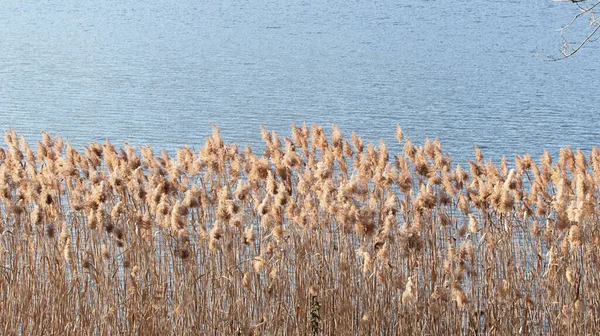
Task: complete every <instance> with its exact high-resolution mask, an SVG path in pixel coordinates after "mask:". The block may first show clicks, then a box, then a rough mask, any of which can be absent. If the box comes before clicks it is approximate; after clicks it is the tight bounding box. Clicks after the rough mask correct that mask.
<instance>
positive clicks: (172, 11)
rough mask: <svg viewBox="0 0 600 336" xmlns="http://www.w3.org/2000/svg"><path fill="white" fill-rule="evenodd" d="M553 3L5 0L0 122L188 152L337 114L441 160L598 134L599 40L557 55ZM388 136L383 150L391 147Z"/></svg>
mask: <svg viewBox="0 0 600 336" xmlns="http://www.w3.org/2000/svg"><path fill="white" fill-rule="evenodd" d="M574 13H575V12H574V6H573V5H572V4H568V3H555V2H552V1H551V0H532V1H508V2H506V1H505V2H490V1H482V0H469V1H466V0H458V1H389V0H385V1H337V0H332V1H324V0H316V1H304V2H295V1H282V0H280V1H267V2H266V1H227V0H219V1H213V0H208V1H201V2H199V1H189V0H181V1H166V0H164V1H158V0H149V1H141V2H130V1H91V0H77V1H74V0H67V1H60V2H57V3H55V2H39V1H23V0H19V1H17V0H6V1H3V4H2V6H1V8H0V50H1V52H0V127H1V128H3V129H7V128H14V129H16V130H17V131H18V132H19V133H22V134H25V135H26V136H28V138H30V139H31V142H33V140H37V139H39V138H40V132H41V131H42V130H48V131H50V132H52V133H61V134H62V135H63V136H64V137H65V138H67V139H68V140H70V141H71V142H73V143H74V144H76V145H78V146H81V145H84V144H87V143H89V142H90V141H103V140H104V139H105V138H109V139H110V140H111V141H113V143H116V144H120V143H122V142H129V143H132V144H134V145H136V146H137V145H144V144H146V143H150V144H151V145H153V146H156V147H157V148H166V149H168V150H172V149H173V148H175V147H177V146H182V145H189V146H192V147H194V148H198V147H199V146H201V144H202V143H203V141H204V138H205V137H206V136H207V135H209V134H210V132H211V129H210V124H211V123H214V124H216V125H218V126H219V127H220V128H221V131H222V135H223V137H224V138H225V139H226V140H227V141H237V142H240V143H244V142H248V143H250V144H251V145H252V146H259V144H260V143H261V141H260V132H259V126H260V125H264V126H265V127H266V128H267V129H273V130H277V132H278V133H279V134H281V135H289V134H290V125H291V124H292V123H302V122H303V121H306V122H308V123H320V124H322V125H323V126H325V127H326V128H327V129H330V126H331V124H337V125H339V126H340V128H341V129H342V131H345V132H346V134H347V135H350V132H351V131H352V130H355V131H357V133H358V134H360V135H362V136H363V137H364V138H365V140H367V141H373V142H378V141H379V139H380V138H383V139H384V140H385V141H386V142H388V146H389V147H391V149H392V150H393V151H394V150H398V149H399V148H395V147H394V146H395V140H394V131H395V125H396V124H397V123H399V124H401V125H402V126H403V128H404V130H405V133H406V134H407V135H408V136H410V137H411V138H412V139H413V140H414V142H416V143H423V141H424V139H425V137H427V136H428V137H431V138H439V139H440V140H441V141H442V144H443V147H444V150H445V151H448V152H449V153H450V154H451V155H452V156H453V158H455V159H456V161H464V160H466V159H468V158H471V157H472V156H473V145H474V144H478V145H479V146H480V147H481V148H482V149H483V151H484V154H486V157H488V158H495V159H497V158H499V157H500V156H501V155H506V156H508V157H512V156H514V155H515V154H522V153H524V152H531V153H532V154H534V155H536V156H537V155H539V154H540V153H541V151H542V149H543V148H548V149H549V150H550V151H551V153H553V154H555V153H557V148H559V147H561V146H565V145H570V146H572V147H574V148H575V147H581V148H582V149H590V148H591V147H592V146H594V145H598V143H599V141H598V140H599V139H600V136H599V131H598V130H599V129H600V118H599V116H598V112H599V110H598V106H599V104H598V103H599V98H598V83H599V80H600V76H599V74H600V73H599V72H598V70H597V68H598V64H600V63H599V62H598V61H599V60H600V53H599V51H600V50H599V43H597V44H591V45H589V46H588V47H587V48H585V49H584V50H583V51H582V52H581V53H580V54H578V55H576V57H574V58H572V59H569V60H566V61H563V62H544V61H542V60H540V59H539V58H537V57H535V53H541V54H542V55H550V54H554V55H556V54H557V53H558V51H559V49H560V46H561V43H562V40H561V37H560V34H559V33H558V32H557V31H556V29H558V28H560V27H561V25H563V24H566V23H567V22H568V21H569V19H570V18H571V17H572V15H573V14H574ZM396 147H397V146H396Z"/></svg>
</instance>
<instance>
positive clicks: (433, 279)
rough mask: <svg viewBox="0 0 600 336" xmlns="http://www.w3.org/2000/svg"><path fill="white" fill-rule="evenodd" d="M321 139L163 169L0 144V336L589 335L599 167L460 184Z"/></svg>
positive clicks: (428, 146)
mask: <svg viewBox="0 0 600 336" xmlns="http://www.w3.org/2000/svg"><path fill="white" fill-rule="evenodd" d="M333 129H334V131H333V133H332V134H331V136H329V137H328V136H327V135H326V134H325V132H324V131H323V129H322V128H321V127H320V126H318V125H314V126H312V127H311V128H310V129H309V127H307V126H306V125H303V126H301V127H297V126H294V127H293V128H292V139H288V138H280V137H279V136H278V135H277V134H275V132H268V131H266V130H263V134H262V135H263V139H264V141H265V143H266V149H265V151H264V153H263V154H262V155H257V154H255V153H253V152H252V150H251V149H250V148H249V147H247V146H246V148H245V149H244V150H242V149H240V148H238V145H237V144H226V143H224V142H223V140H222V139H221V137H220V135H219V131H218V129H216V128H215V129H214V133H213V135H212V136H211V137H209V138H208V139H207V140H206V144H205V145H204V147H203V148H201V149H200V150H199V151H193V150H191V149H189V148H187V147H184V148H180V149H178V150H177V152H176V156H175V157H171V156H169V155H168V153H167V152H165V151H163V152H162V153H161V154H160V155H156V154H155V153H154V151H153V149H152V148H150V147H144V148H141V150H139V151H138V150H136V149H134V148H132V147H130V146H128V145H125V147H124V148H115V146H113V145H112V144H111V143H110V142H108V141H107V142H106V143H105V144H99V143H92V144H90V145H89V146H87V147H85V151H78V150H76V149H74V148H73V147H72V146H71V145H70V144H69V143H66V144H65V143H63V140H62V139H61V138H60V137H55V138H51V137H50V136H49V135H48V134H46V133H44V134H43V140H42V141H40V142H39V143H38V144H37V146H36V149H35V152H34V149H32V148H31V147H30V146H29V145H28V144H27V142H26V140H25V139H24V138H22V137H20V138H19V137H18V135H17V134H15V133H14V132H6V133H5V142H6V146H7V147H4V148H0V256H1V258H0V261H1V262H0V302H1V306H0V334H2V335H10V334H17V333H20V334H23V335H41V334H56V335H68V334H72V335H86V334H87V335H115V334H143V335H152V334H161V335H164V334H177V335H188V334H189V335H200V334H206V335H252V334H255V335H312V334H326V335H334V334H335V335H345V334H348V335H368V334H372V335H401V334H402V335H407V334H419V335H425V334H428V335H450V334H481V333H486V334H489V335H513V334H518V333H522V334H569V335H574V334H597V333H598V332H599V329H600V327H599V326H600V320H599V319H600V302H598V300H599V299H600V277H599V273H598V269H599V268H598V266H599V265H598V263H599V262H600V230H599V225H598V221H599V215H600V211H599V210H600V209H599V208H598V204H599V200H598V197H599V190H598V186H599V181H600V150H599V149H597V148H595V149H593V150H592V151H591V153H589V154H588V155H587V156H586V154H584V153H583V152H582V151H580V150H577V151H576V152H573V151H572V150H571V149H569V148H564V149H562V150H561V151H560V156H559V158H558V160H553V159H552V158H551V157H550V155H549V154H548V153H547V152H545V154H544V155H542V157H541V158H540V160H539V162H536V161H534V160H533V159H532V158H531V157H530V156H529V155H527V154H526V155H524V156H517V157H516V159H515V164H514V167H515V168H514V169H509V167H507V163H506V162H505V160H503V161H502V162H501V163H500V164H499V165H494V164H493V163H492V162H490V161H485V160H484V157H483V154H482V153H481V151H479V150H478V149H476V155H475V160H473V161H471V162H469V167H468V169H467V170H465V169H464V168H462V167H460V166H459V165H456V166H453V165H452V163H451V161H450V157H449V156H448V155H447V154H444V153H443V152H442V149H441V146H440V143H439V142H438V141H437V140H436V141H430V140H429V139H427V140H426V142H425V144H424V145H423V146H416V145H414V144H413V143H412V141H411V140H410V139H405V138H404V135H403V134H402V131H401V129H400V128H398V132H397V138H398V141H400V142H401V143H402V146H403V153H400V154H398V155H397V156H390V154H389V153H388V149H387V147H386V144H385V143H383V142H380V143H379V144H378V145H373V144H370V143H369V144H364V142H363V140H362V139H361V138H360V137H359V136H357V135H356V134H352V137H351V139H350V140H347V139H345V138H344V137H343V136H342V133H341V131H340V130H339V129H337V128H336V127H334V128H333Z"/></svg>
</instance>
